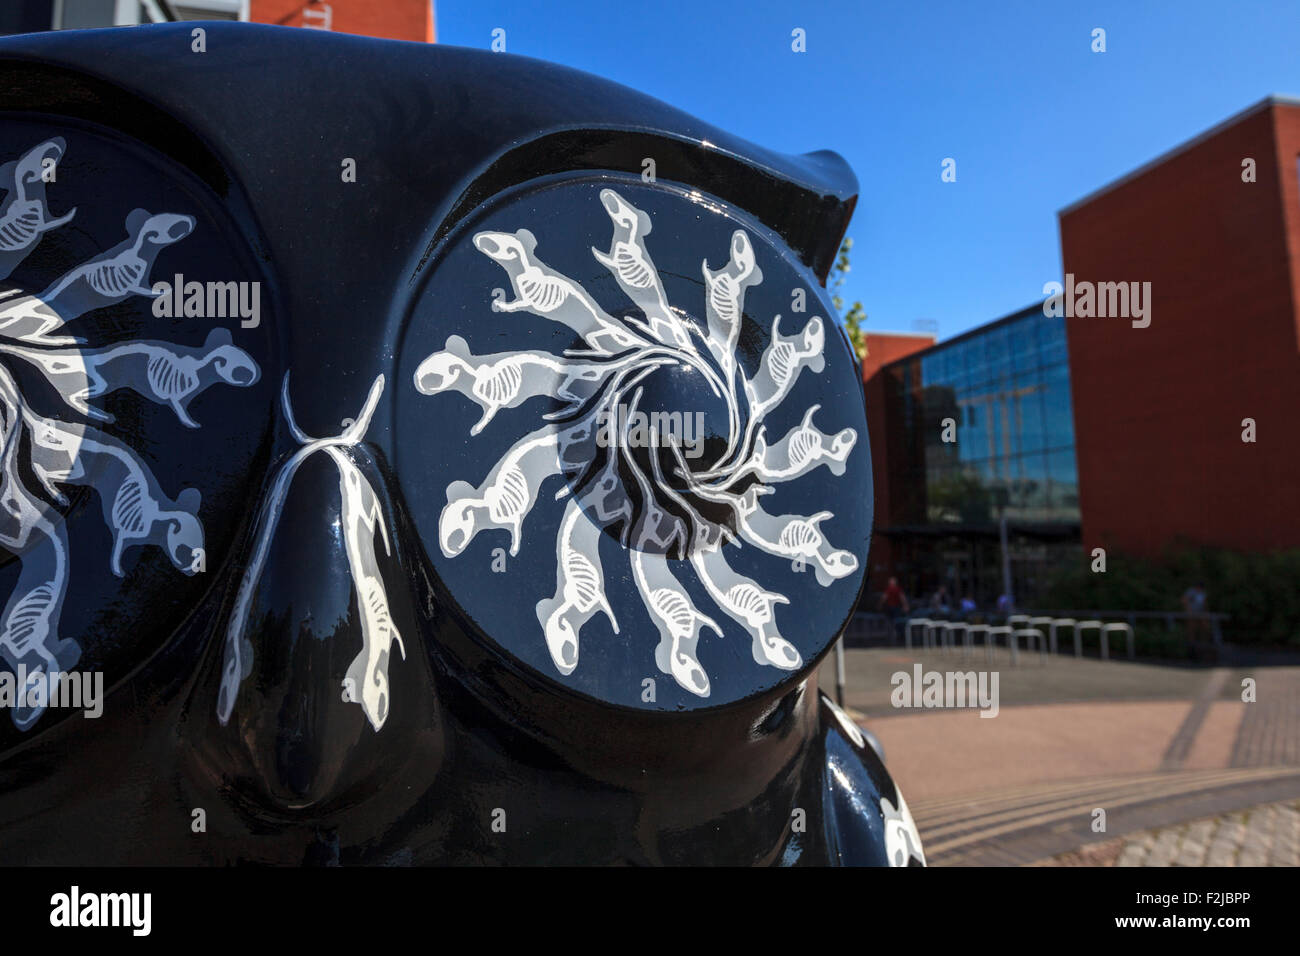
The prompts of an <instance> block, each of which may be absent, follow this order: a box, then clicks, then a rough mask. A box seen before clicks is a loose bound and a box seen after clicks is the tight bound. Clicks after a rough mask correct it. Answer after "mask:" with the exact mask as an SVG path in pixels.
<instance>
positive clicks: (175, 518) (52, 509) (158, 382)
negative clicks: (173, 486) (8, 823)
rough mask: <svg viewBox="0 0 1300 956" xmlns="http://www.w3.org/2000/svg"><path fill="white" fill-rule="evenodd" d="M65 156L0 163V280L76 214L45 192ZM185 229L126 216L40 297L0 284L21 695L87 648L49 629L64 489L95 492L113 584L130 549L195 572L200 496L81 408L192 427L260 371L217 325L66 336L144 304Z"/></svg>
mask: <svg viewBox="0 0 1300 956" xmlns="http://www.w3.org/2000/svg"><path fill="white" fill-rule="evenodd" d="M67 149H68V146H67V143H66V142H65V140H64V139H62V138H61V137H54V138H51V139H47V140H45V141H44V142H40V143H37V144H36V145H35V146H32V147H31V148H30V149H28V150H26V152H24V153H23V154H22V155H21V156H19V157H17V158H16V159H14V160H12V161H10V162H8V163H5V164H4V165H3V166H0V189H3V190H4V194H5V196H4V200H3V202H0V280H9V277H10V275H11V274H12V273H13V272H14V270H15V269H17V268H18V267H19V266H21V265H23V263H24V261H25V260H27V258H28V257H29V256H30V255H31V254H32V253H33V252H35V251H36V249H37V247H38V245H39V243H40V241H41V238H42V236H43V235H45V234H46V233H49V232H51V231H53V230H56V229H58V228H59V227H61V226H64V225H66V224H67V223H69V222H71V221H72V220H73V218H74V216H76V214H77V210H76V209H75V208H74V209H69V210H67V211H65V212H64V213H63V214H62V215H60V216H51V215H50V213H49V206H48V201H47V196H46V192H47V187H52V184H54V183H56V182H57V176H56V175H55V173H56V171H57V168H58V165H59V163H60V162H61V161H62V160H63V159H64V156H65V154H66V153H67ZM49 191H50V192H53V191H54V189H53V188H50V189H49ZM107 196H108V197H109V198H106V199H105V200H104V201H105V202H109V201H112V200H111V196H112V193H111V192H109V193H107ZM128 208H129V207H128ZM86 215H87V213H86V212H83V214H82V216H83V219H84V217H85V216H86ZM195 225H196V220H195V218H194V217H193V216H188V215H182V214H178V213H165V212H164V213H150V212H148V211H147V210H144V209H134V210H132V211H130V212H127V213H126V214H125V216H124V217H123V220H122V226H123V228H124V231H125V234H126V235H125V238H124V239H121V241H119V242H118V243H117V244H116V245H114V246H112V247H110V248H108V249H106V250H104V251H102V252H100V253H99V254H98V255H95V256H93V257H92V258H90V259H89V260H88V261H85V262H82V263H80V264H79V265H77V266H75V267H73V268H71V269H69V270H67V271H65V272H63V274H62V275H61V276H59V278H57V279H56V280H55V281H54V282H53V283H52V284H50V285H49V286H48V287H46V288H44V289H43V290H42V291H40V292H36V293H32V292H30V291H27V290H25V289H23V288H20V287H17V286H14V285H13V284H12V282H9V281H5V282H4V285H5V286H6V287H5V288H0V546H3V547H4V548H6V549H8V550H9V551H11V552H12V553H13V554H15V555H17V556H18V558H19V560H20V562H21V570H20V573H19V574H18V579H17V584H16V586H15V587H14V590H13V592H12V593H11V594H10V596H9V600H8V603H7V604H6V606H5V608H4V612H3V616H2V617H0V660H3V662H4V664H5V665H6V666H7V667H8V668H9V669H10V670H12V671H13V673H14V674H15V675H18V676H19V677H20V678H21V679H22V682H23V684H24V686H25V687H31V686H33V685H34V684H36V683H38V682H42V681H43V682H47V683H48V682H49V681H51V680H54V679H57V678H58V676H59V675H60V674H64V673H66V672H67V671H68V669H69V668H71V667H73V665H75V664H76V663H77V661H78V660H80V658H81V655H82V652H83V648H82V645H81V643H80V635H78V636H77V637H73V636H64V635H62V634H60V628H59V619H60V615H61V613H62V609H63V605H64V600H65V598H66V597H67V595H68V591H69V577H70V573H71V567H70V565H71V554H72V552H71V549H70V547H69V535H68V529H67V527H66V523H65V519H64V515H63V510H64V509H65V508H66V507H67V506H68V505H69V498H68V496H67V494H66V493H65V492H66V491H67V490H71V489H74V488H78V487H81V488H90V489H92V490H93V491H94V493H95V494H96V495H97V496H98V498H99V501H100V504H101V508H102V511H103V518H104V522H105V524H106V525H107V527H108V529H109V532H110V533H111V536H112V553H111V555H109V557H108V566H109V568H110V570H111V571H112V573H113V574H114V575H115V576H117V577H119V578H121V577H124V576H125V574H126V572H127V571H128V570H129V567H128V566H127V565H126V564H125V555H126V552H127V551H128V549H133V548H138V547H145V546H152V547H155V548H158V549H161V550H162V552H163V553H164V554H165V555H166V556H167V558H168V560H169V561H170V562H171V564H172V565H173V566H174V567H175V569H176V570H177V571H178V572H180V573H182V574H185V575H192V574H195V573H196V572H197V571H199V570H202V564H203V545H204V535H203V525H202V523H201V522H200V519H199V515H198V510H199V503H200V495H199V492H198V490H197V489H195V488H188V489H185V490H183V491H180V492H179V493H178V494H177V495H176V497H175V498H172V497H170V496H169V495H168V494H167V492H166V491H165V490H164V488H163V487H162V486H161V484H160V482H159V480H158V478H157V477H156V476H155V475H154V472H153V471H152V470H151V468H150V467H149V465H148V464H146V462H145V460H144V458H142V456H141V455H140V454H138V453H137V452H136V451H135V450H134V449H133V448H132V447H131V446H130V445H128V444H127V443H126V442H125V441H123V440H122V439H121V438H118V437H115V436H114V435H112V434H109V433H108V432H107V431H104V430H101V429H100V428H97V427H95V426H93V425H91V424H89V423H88V421H87V420H90V421H95V422H99V423H104V424H111V423H113V421H114V417H113V415H111V414H110V413H109V412H107V411H104V410H103V409H100V408H96V407H95V406H93V405H91V404H90V403H89V401H88V400H89V399H91V398H97V397H101V396H106V395H108V394H110V393H112V392H116V391H118V390H119V389H129V390H130V391H132V392H135V393H136V394H137V395H139V396H140V397H142V398H143V399H145V400H147V401H150V402H154V403H157V404H158V405H161V406H164V407H169V408H170V409H171V410H172V411H173V412H174V413H175V415H176V418H177V420H178V421H179V422H180V423H181V424H182V425H184V426H185V427H187V428H199V427H200V426H199V423H198V422H196V421H195V420H194V419H193V418H191V416H190V414H189V409H188V405H189V403H190V402H191V401H192V400H193V399H194V398H195V397H197V396H198V395H199V394H200V393H202V392H203V391H205V390H206V389H207V388H209V387H210V386H214V385H227V386H236V387H241V388H246V387H248V386H251V385H253V384H254V383H255V382H256V381H257V380H258V378H259V377H260V374H261V373H260V369H259V367H258V365H257V363H256V362H255V361H254V359H253V358H252V357H251V356H250V355H249V354H248V353H247V352H246V351H244V350H243V349H241V348H238V347H236V346H235V345H233V344H232V341H231V335H230V332H229V331H227V330H226V329H222V328H217V329H213V330H212V331H211V332H210V333H209V334H208V336H207V340H206V341H205V342H204V344H203V345H202V346H183V345H175V344H172V343H170V342H155V341H143V340H126V341H118V342H114V343H111V344H108V345H103V346H97V347H92V346H90V345H88V344H86V341H85V339H84V338H83V337H81V336H74V335H70V334H67V332H70V331H85V323H83V322H79V321H78V320H81V319H84V318H85V317H86V316H87V315H88V314H90V313H92V312H94V311H95V310H98V309H103V308H106V307H108V306H113V305H116V304H118V303H121V302H125V301H126V300H128V299H131V298H133V297H145V298H148V299H152V298H153V297H154V296H155V294H156V293H155V292H154V291H153V290H152V288H151V287H150V271H151V270H152V269H153V267H154V262H155V260H156V259H157V257H158V255H159V253H160V252H161V251H162V250H164V249H166V248H167V247H168V246H171V245H173V244H175V243H177V242H180V241H181V240H183V239H185V238H186V237H187V236H189V235H190V234H191V233H192V232H193V230H194V228H195ZM83 228H84V227H83ZM34 261H38V262H39V260H34ZM21 370H31V371H34V372H35V373H36V374H37V375H38V376H39V377H40V378H41V379H43V380H44V383H45V385H46V386H48V387H40V388H38V387H33V386H32V385H31V384H30V382H31V376H30V375H26V376H24V375H23V374H21ZM24 383H27V384H26V386H24ZM52 399H54V400H57V401H58V402H61V403H62V407H60V406H58V405H55V404H53V401H52ZM42 405H44V406H46V407H45V408H42V407H41V406H42ZM38 699H39V698H38ZM45 710H46V707H45V705H44V704H41V703H36V704H32V705H28V706H24V705H19V706H17V707H15V708H14V709H13V710H12V711H11V716H12V719H13V722H14V724H15V725H16V726H17V727H18V728H19V729H20V730H27V729H28V728H30V727H32V726H33V725H34V724H35V722H36V721H37V720H38V719H39V718H40V716H41V715H42V713H44V712H45Z"/></svg>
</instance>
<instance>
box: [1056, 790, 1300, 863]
mask: <svg viewBox="0 0 1300 956" xmlns="http://www.w3.org/2000/svg"><path fill="white" fill-rule="evenodd" d="M1034 865H1037V866H1300V800H1291V801H1286V802H1283V803H1269V804H1263V805H1262V806H1258V807H1252V808H1250V809H1249V810H1237V811H1234V812H1231V813H1223V814H1220V815H1219V816H1216V817H1207V818H1205V819H1202V820H1193V821H1191V822H1189V823H1180V824H1175V825H1174V826H1167V827H1158V828H1156V829H1152V830H1144V831H1141V832H1139V833H1133V834H1129V835H1128V836H1125V837H1119V838H1117V839H1114V840H1106V841H1104V842H1102V843H1097V844H1094V845H1092V846H1089V847H1084V848H1082V849H1079V850H1072V851H1070V852H1069V853H1062V854H1059V855H1057V856H1055V857H1052V858H1051V859H1049V860H1043V861H1040V862H1039V863H1037V864H1034Z"/></svg>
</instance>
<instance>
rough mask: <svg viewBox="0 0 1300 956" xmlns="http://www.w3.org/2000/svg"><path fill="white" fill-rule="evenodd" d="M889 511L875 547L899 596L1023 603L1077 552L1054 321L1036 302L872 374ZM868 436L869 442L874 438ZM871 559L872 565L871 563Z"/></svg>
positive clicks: (1060, 328) (1062, 364)
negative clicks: (1004, 543)
mask: <svg viewBox="0 0 1300 956" xmlns="http://www.w3.org/2000/svg"><path fill="white" fill-rule="evenodd" d="M880 374H882V375H883V377H884V387H885V393H884V394H885V400H886V405H887V408H886V410H885V419H886V421H887V422H888V425H887V431H888V434H887V435H886V436H885V442H886V443H887V446H888V447H887V449H886V468H887V480H888V482H889V486H890V494H889V501H888V506H887V509H886V511H887V513H885V514H878V515H877V528H876V534H877V541H879V540H880V539H881V538H882V537H883V538H885V539H887V545H886V547H885V548H884V552H885V554H886V556H887V558H888V559H889V563H890V564H892V567H891V568H889V569H888V570H887V571H886V573H887V574H897V575H898V576H899V577H900V579H901V580H902V581H903V583H904V586H905V587H906V588H907V590H908V591H909V592H910V593H913V594H927V593H930V592H932V591H933V590H936V589H937V588H938V587H939V586H941V585H942V586H945V587H947V589H948V596H949V598H951V599H953V600H955V599H957V598H960V597H962V596H970V597H972V598H974V599H975V600H976V601H977V602H978V603H980V604H981V605H985V604H990V603H992V602H993V601H995V600H996V598H997V595H998V594H999V593H1000V592H1001V590H1002V566H1001V550H1000V531H1001V528H1000V526H1001V523H1002V521H1003V519H1005V521H1006V524H1007V530H1008V538H1009V543H1010V547H1009V549H1008V551H1009V555H1010V563H1011V572H1012V579H1013V593H1014V595H1015V597H1016V599H1017V600H1018V601H1020V602H1021V603H1026V602H1028V601H1032V600H1033V598H1034V597H1035V595H1036V592H1038V591H1040V590H1041V588H1042V586H1043V585H1044V583H1045V582H1046V578H1047V576H1048V575H1049V574H1050V572H1051V570H1052V567H1053V566H1054V565H1055V564H1056V563H1058V562H1060V561H1064V560H1070V559H1072V558H1073V557H1075V556H1077V555H1078V553H1079V486H1078V473H1077V467H1076V464H1075V442H1074V410H1073V406H1072V403H1071V392H1070V365H1069V354H1068V348H1067V342H1066V331H1065V319H1064V318H1060V317H1052V316H1046V315H1044V314H1043V308H1042V306H1041V305H1035V306H1032V307H1030V308H1028V309H1025V310H1023V311H1021V312H1018V313H1015V314H1014V315H1011V316H1008V317H1006V318H1005V319H1001V320H999V321H996V322H992V323H990V324H988V325H985V326H982V327H980V328H978V329H974V330H972V331H970V332H968V333H966V334H964V335H961V336H959V337H957V338H954V339H951V340H949V341H947V342H944V343H942V344H940V345H935V346H933V347H931V348H928V349H925V350H924V351H921V352H918V353H915V354H913V355H910V356H908V357H907V358H903V359H900V360H898V361H896V362H893V363H891V364H889V365H887V366H885V367H884V368H883V369H881V373H880ZM874 437H875V436H873V439H874ZM874 561H875V559H873V563H874Z"/></svg>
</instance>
